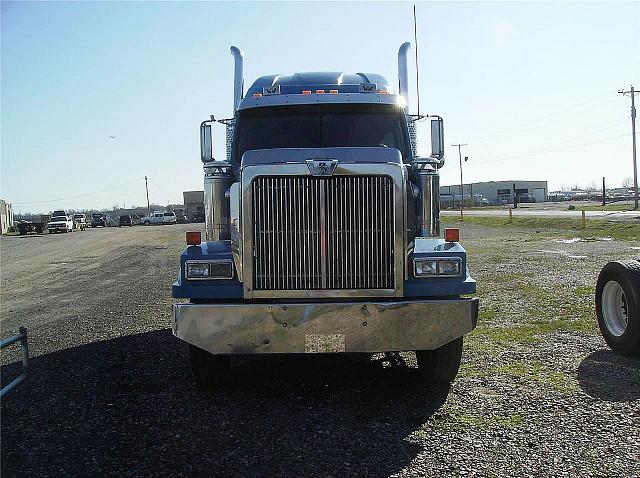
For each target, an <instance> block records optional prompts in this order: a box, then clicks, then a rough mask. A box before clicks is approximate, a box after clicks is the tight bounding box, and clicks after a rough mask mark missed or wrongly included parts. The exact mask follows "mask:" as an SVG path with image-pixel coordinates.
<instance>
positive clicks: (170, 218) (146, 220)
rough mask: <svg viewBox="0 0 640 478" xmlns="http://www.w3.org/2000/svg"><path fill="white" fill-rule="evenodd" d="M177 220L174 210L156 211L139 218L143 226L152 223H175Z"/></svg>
mask: <svg viewBox="0 0 640 478" xmlns="http://www.w3.org/2000/svg"><path fill="white" fill-rule="evenodd" d="M176 222H177V219H176V213H175V212H162V211H156V212H154V213H153V214H151V215H149V216H144V217H143V218H141V219H140V223H141V224H144V225H145V226H151V225H152V224H175V223H176Z"/></svg>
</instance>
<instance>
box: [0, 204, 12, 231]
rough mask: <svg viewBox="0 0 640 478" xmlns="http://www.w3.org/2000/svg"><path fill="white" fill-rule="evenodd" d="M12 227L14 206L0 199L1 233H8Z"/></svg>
mask: <svg viewBox="0 0 640 478" xmlns="http://www.w3.org/2000/svg"><path fill="white" fill-rule="evenodd" d="M10 227H13V208H12V207H11V204H9V203H8V202H6V201H4V200H2V199H0V234H6V233H7V232H8V231H9V228H10Z"/></svg>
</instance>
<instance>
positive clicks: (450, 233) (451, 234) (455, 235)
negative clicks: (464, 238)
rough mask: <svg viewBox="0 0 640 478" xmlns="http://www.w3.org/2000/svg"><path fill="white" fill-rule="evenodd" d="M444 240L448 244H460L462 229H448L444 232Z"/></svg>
mask: <svg viewBox="0 0 640 478" xmlns="http://www.w3.org/2000/svg"><path fill="white" fill-rule="evenodd" d="M444 240H445V241H447V242H459V241H460V229H458V228H456V227H447V228H446V229H445V230H444Z"/></svg>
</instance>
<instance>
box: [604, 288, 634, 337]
mask: <svg viewBox="0 0 640 478" xmlns="http://www.w3.org/2000/svg"><path fill="white" fill-rule="evenodd" d="M602 317H603V319H604V323H605V325H606V326H607V330H609V333H610V334H611V335H614V336H616V337H620V336H621V335H622V334H624V331H625V330H626V329H627V324H628V323H629V317H628V315H627V300H626V297H625V296H624V290H623V289H622V286H621V285H620V284H618V283H617V282H616V281H614V280H611V281H609V282H607V283H606V284H605V285H604V289H602Z"/></svg>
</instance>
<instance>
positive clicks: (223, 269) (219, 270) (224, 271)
mask: <svg viewBox="0 0 640 478" xmlns="http://www.w3.org/2000/svg"><path fill="white" fill-rule="evenodd" d="M209 276H210V277H211V279H233V262H232V261H230V260H227V261H212V262H211V272H210V275H209Z"/></svg>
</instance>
